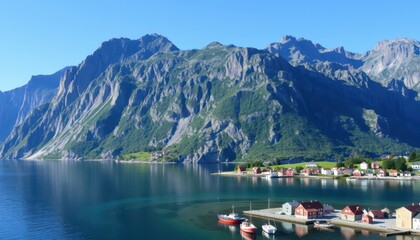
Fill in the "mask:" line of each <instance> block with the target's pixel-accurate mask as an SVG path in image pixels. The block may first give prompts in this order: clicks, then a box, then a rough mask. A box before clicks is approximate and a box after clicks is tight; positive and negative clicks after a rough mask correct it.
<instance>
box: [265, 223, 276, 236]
mask: <svg viewBox="0 0 420 240" xmlns="http://www.w3.org/2000/svg"><path fill="white" fill-rule="evenodd" d="M262 229H263V231H264V232H266V233H268V234H275V233H276V231H277V229H276V228H274V227H270V226H266V225H263V226H262Z"/></svg>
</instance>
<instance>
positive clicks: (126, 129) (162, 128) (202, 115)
mask: <svg viewBox="0 0 420 240" xmlns="http://www.w3.org/2000/svg"><path fill="white" fill-rule="evenodd" d="M320 49H321V48H320ZM322 51H323V52H325V50H322ZM340 56H344V57H346V58H348V59H350V60H351V59H353V60H354V59H356V58H358V57H356V55H351V54H350V55H349V54H344V55H340ZM355 61H356V60H355ZM357 61H359V60H357ZM357 61H356V62H357ZM352 64H355V63H352ZM395 88H398V89H402V87H401V86H398V85H395ZM407 91H408V93H409V90H408V89H407ZM413 109H414V110H413ZM418 110H420V105H419V102H417V101H416V100H415V99H414V95H412V94H406V95H402V94H400V93H399V92H397V91H389V90H388V89H387V88H384V87H382V86H381V85H380V84H378V83H376V82H373V81H371V80H370V79H369V77H368V76H367V75H366V74H365V73H364V72H362V71H361V70H359V69H355V68H354V67H353V66H352V65H351V64H349V63H345V64H341V63H336V62H322V61H314V62H312V63H311V64H308V65H306V66H305V67H302V66H300V65H299V64H298V65H296V66H295V67H293V66H291V65H290V64H289V63H288V62H287V61H286V60H284V58H283V57H281V56H280V55H279V54H277V53H272V52H270V51H267V50H258V49H253V48H241V47H235V46H224V45H222V44H220V43H211V44H209V45H208V46H207V47H205V48H203V49H201V50H189V51H180V50H179V49H178V48H176V47H175V46H174V45H173V44H172V43H171V42H170V41H169V40H167V39H166V38H164V37H162V36H159V35H147V36H145V37H143V38H141V39H139V40H128V39H113V40H110V41H108V42H106V43H104V44H103V45H102V46H101V47H100V48H99V49H98V50H97V51H95V52H94V53H93V54H92V55H91V56H89V57H88V58H87V59H86V60H85V61H84V62H83V63H81V64H80V65H79V66H78V67H73V68H71V69H69V70H68V71H67V72H66V74H65V76H64V77H63V78H62V80H61V82H60V87H59V90H58V92H57V94H56V96H55V97H54V98H53V99H52V101H51V103H49V104H45V105H42V106H40V107H38V108H37V109H36V110H35V111H34V112H33V114H31V115H30V117H29V118H27V119H26V120H25V121H24V122H23V124H21V125H20V126H18V127H16V128H14V130H13V132H12V133H11V134H10V136H9V137H8V139H7V140H6V141H5V143H4V144H3V145H2V147H1V151H0V154H1V156H3V157H7V158H15V157H26V158H44V157H48V158H64V159H66V158H69V159H70V158H78V157H91V158H98V157H101V158H114V157H117V156H119V155H121V154H125V153H132V152H138V151H148V150H150V149H162V148H163V149H168V150H171V152H173V153H174V154H175V155H176V156H177V160H180V161H193V162H211V161H225V160H229V161H231V160H235V159H242V160H249V159H263V160H272V159H275V158H285V157H296V156H298V157H299V156H309V157H323V156H329V157H331V156H334V155H335V154H352V153H368V154H374V153H375V154H380V153H384V152H395V151H403V150H408V149H411V147H412V146H415V147H419V146H420V137H419V136H417V135H416V134H415V133H416V132H418V131H419V130H420V126H418V124H417V123H418V122H420V111H418Z"/></svg>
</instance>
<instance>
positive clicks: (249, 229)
mask: <svg viewBox="0 0 420 240" xmlns="http://www.w3.org/2000/svg"><path fill="white" fill-rule="evenodd" d="M240 229H241V231H244V232H246V233H255V231H257V227H256V226H255V225H254V224H252V223H251V222H249V221H248V219H246V220H245V221H243V222H242V223H241V225H240Z"/></svg>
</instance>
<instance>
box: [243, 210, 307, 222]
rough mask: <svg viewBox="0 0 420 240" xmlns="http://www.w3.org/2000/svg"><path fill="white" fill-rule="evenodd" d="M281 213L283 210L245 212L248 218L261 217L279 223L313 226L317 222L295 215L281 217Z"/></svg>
mask: <svg viewBox="0 0 420 240" xmlns="http://www.w3.org/2000/svg"><path fill="white" fill-rule="evenodd" d="M280 211H281V208H270V209H262V210H250V211H244V214H245V215H247V216H253V217H260V218H265V219H270V220H278V221H284V222H291V223H298V224H304V225H308V224H313V223H314V222H315V219H303V218H297V217H295V216H294V215H293V216H290V215H281V214H279V212H280Z"/></svg>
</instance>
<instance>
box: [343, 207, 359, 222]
mask: <svg viewBox="0 0 420 240" xmlns="http://www.w3.org/2000/svg"><path fill="white" fill-rule="evenodd" d="M362 216H363V211H362V208H361V207H360V206H359V205H349V206H347V207H345V208H344V209H343V210H341V213H340V218H341V219H343V220H348V221H353V222H355V221H360V220H362Z"/></svg>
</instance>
